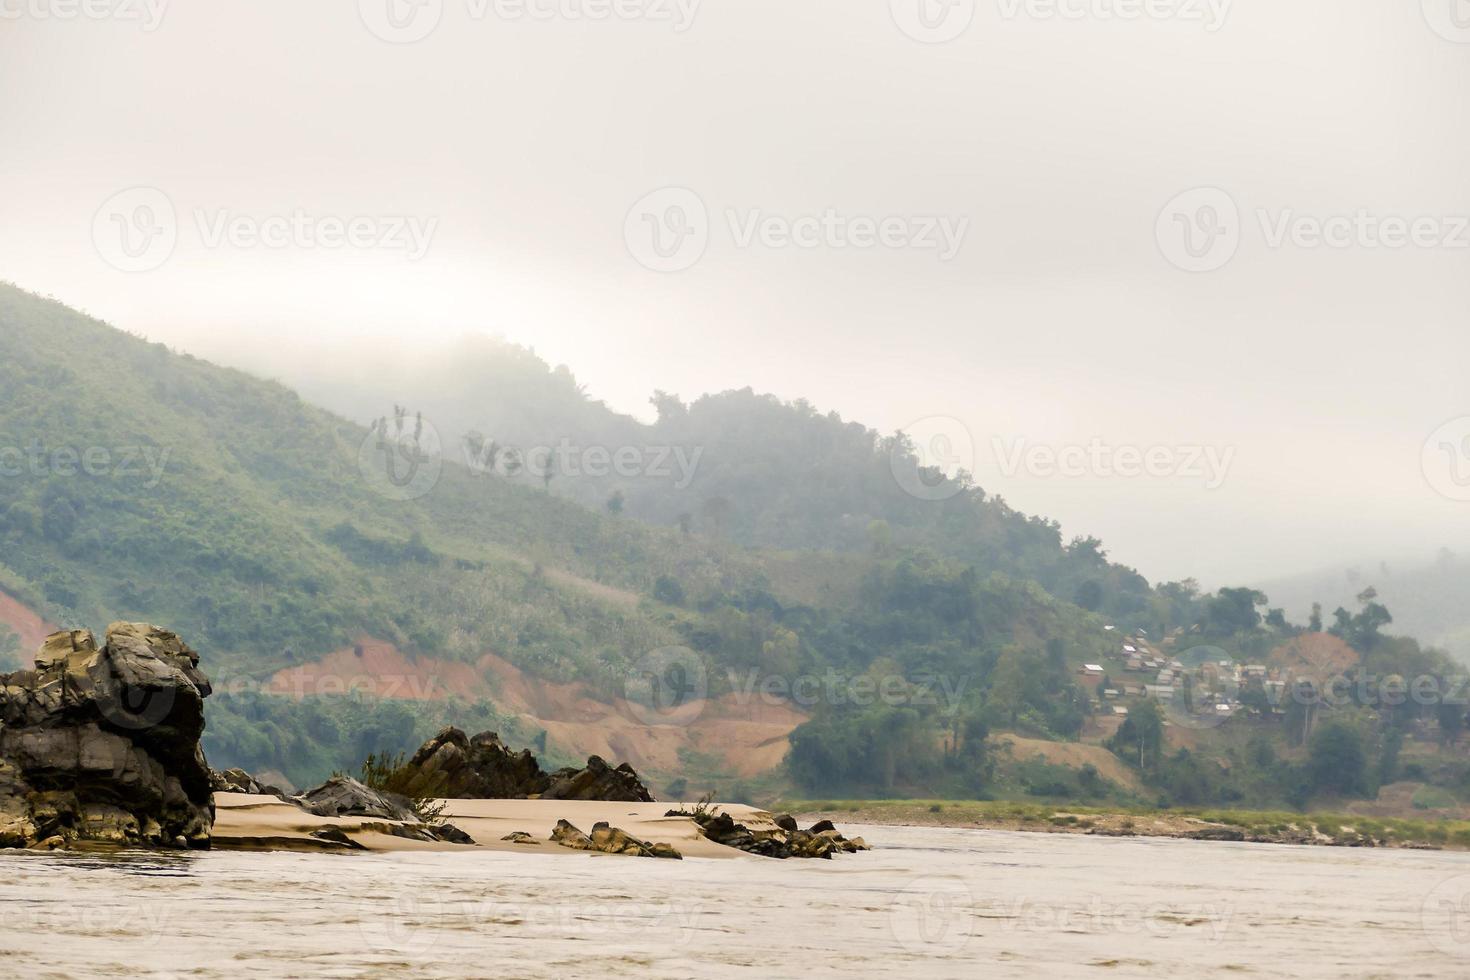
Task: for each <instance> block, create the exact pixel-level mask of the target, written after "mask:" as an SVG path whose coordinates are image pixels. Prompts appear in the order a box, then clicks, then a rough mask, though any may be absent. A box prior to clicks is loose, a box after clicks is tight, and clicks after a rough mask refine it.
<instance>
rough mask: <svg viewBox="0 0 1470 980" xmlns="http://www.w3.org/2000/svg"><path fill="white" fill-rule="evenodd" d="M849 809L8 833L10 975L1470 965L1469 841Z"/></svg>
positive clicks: (934, 973)
mask: <svg viewBox="0 0 1470 980" xmlns="http://www.w3.org/2000/svg"><path fill="white" fill-rule="evenodd" d="M850 830H851V832H852V833H861V834H862V835H863V836H864V837H866V838H867V840H868V841H869V842H870V843H872V844H874V845H875V847H877V848H878V849H877V850H875V851H873V852H872V853H870V854H863V855H850V856H846V857H844V858H842V859H839V860H834V861H830V862H828V861H804V862H803V861H785V862H781V861H772V860H765V859H754V858H751V859H739V860H709V859H706V860H696V859H687V860H684V861H682V862H675V861H652V860H638V859H633V858H614V857H606V856H594V855H580V854H579V855H574V856H569V857H546V856H539V855H518V854H501V853H494V854H492V853H485V854H476V855H469V856H465V855H461V854H446V853H397V854H367V855H307V854H294V853H226V852H212V853H197V854H179V855H172V854H170V855H162V856H161V855H158V854H121V855H107V856H99V855H76V854H70V855H68V854H32V853H0V861H3V862H4V865H3V874H0V942H3V946H4V954H3V959H0V973H3V974H4V975H5V976H23V977H32V976H55V977H115V976H129V977H154V978H158V977H231V978H233V977H286V976H290V977H360V976H389V977H441V976H467V977H497V978H499V977H570V976H576V977H581V976H598V975H605V976H617V977H762V978H764V977H814V976H816V977H822V976H875V975H887V976H893V977H907V976H915V977H1026V978H1032V980H1034V978H1037V977H1087V976H1097V977H1169V978H1193V977H1232V978H1238V977H1369V976H1382V977H1458V976H1470V855H1467V854H1462V853H1454V852H1430V851H1398V850H1352V849H1344V848H1312V847H1284V846H1271V845H1255V844H1222V843H1201V842H1195V841H1179V840H1147V839H1111V838H1091V837H1083V836H1067V835H1052V834H1019V833H1008V832H1001V831H983V830H952V829H938V828H901V827H852V828H850Z"/></svg>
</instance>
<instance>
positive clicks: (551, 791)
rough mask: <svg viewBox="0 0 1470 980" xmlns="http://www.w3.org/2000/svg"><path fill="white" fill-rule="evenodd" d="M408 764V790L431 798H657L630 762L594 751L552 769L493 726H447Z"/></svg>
mask: <svg viewBox="0 0 1470 980" xmlns="http://www.w3.org/2000/svg"><path fill="white" fill-rule="evenodd" d="M404 770H405V772H406V774H407V775H406V780H407V781H406V782H405V783H404V785H403V790H404V792H406V793H408V794H409V795H411V796H416V797H424V798H430V799H451V800H520V799H526V798H528V797H540V798H541V799H545V800H604V801H611V802H618V803H652V802H653V794H652V793H650V792H649V791H648V787H647V786H645V785H643V782H642V781H641V780H640V779H639V778H638V774H637V773H636V772H634V771H633V768H632V767H631V766H629V765H627V764H626V763H625V764H623V765H620V766H618V767H617V768H613V767H611V766H609V765H608V764H607V762H605V761H604V760H603V759H601V758H600V757H598V756H595V755H594V756H591V757H590V758H588V760H587V765H586V766H585V767H583V768H581V769H577V768H567V769H559V770H557V771H556V772H554V773H550V774H547V773H545V772H542V771H541V766H540V765H539V764H538V763H537V762H536V758H535V756H533V755H531V753H530V751H529V750H526V749H523V750H521V751H520V752H513V751H512V750H511V749H510V748H508V747H507V746H506V745H505V743H504V742H502V741H501V740H500V736H499V735H497V734H495V733H494V732H481V733H480V734H479V735H476V736H474V737H473V738H471V737H468V736H466V735H465V733H464V732H462V731H460V730H459V729H458V728H445V729H444V730H443V731H441V732H439V734H437V735H435V736H434V737H433V738H431V739H429V740H428V741H427V742H425V743H424V744H423V745H422V746H421V747H420V748H419V750H418V751H417V752H415V753H414V754H413V758H411V759H410V760H409V761H408V762H407V763H406V764H405V766H404Z"/></svg>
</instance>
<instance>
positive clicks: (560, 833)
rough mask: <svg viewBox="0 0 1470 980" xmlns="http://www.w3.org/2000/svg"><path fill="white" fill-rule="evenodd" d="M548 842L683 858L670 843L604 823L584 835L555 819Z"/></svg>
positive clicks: (594, 849) (581, 847)
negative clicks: (651, 840) (638, 836)
mask: <svg viewBox="0 0 1470 980" xmlns="http://www.w3.org/2000/svg"><path fill="white" fill-rule="evenodd" d="M508 839H509V838H507V840H508ZM551 841H552V843H555V844H560V845H561V846H562V847H570V848H572V849H573V850H576V851H599V852H601V853H603V854H625V855H628V856H630V857H652V858H672V859H673V860H676V861H682V860H683V859H684V856H683V855H682V854H680V853H679V852H678V851H677V850H675V849H674V847H673V845H671V844H652V843H649V842H648V841H644V840H639V839H638V838H636V837H634V836H633V835H632V834H630V833H628V832H627V831H624V830H619V829H618V828H617V827H613V826H611V825H610V824H608V823H607V822H606V821H603V822H600V823H596V824H594V825H593V826H592V833H591V834H584V833H582V832H581V831H580V830H578V829H577V828H576V827H574V826H572V825H571V824H570V823H568V822H567V821H565V820H558V821H557V822H556V827H555V828H554V829H553V830H552V831H551Z"/></svg>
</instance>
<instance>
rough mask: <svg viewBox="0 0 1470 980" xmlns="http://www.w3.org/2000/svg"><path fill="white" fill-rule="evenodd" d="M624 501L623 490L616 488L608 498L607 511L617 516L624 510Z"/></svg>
mask: <svg viewBox="0 0 1470 980" xmlns="http://www.w3.org/2000/svg"><path fill="white" fill-rule="evenodd" d="M624 502H625V498H624V497H623V491H621V490H614V491H613V492H612V495H611V496H609V497H608V498H607V512H608V513H609V514H612V515H613V516H614V517H616V516H617V515H619V514H621V513H622V512H623V504H624Z"/></svg>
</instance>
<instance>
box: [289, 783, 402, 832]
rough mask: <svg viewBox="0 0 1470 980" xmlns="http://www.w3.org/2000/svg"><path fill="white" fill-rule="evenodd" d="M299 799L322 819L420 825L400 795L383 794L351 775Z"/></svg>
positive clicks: (324, 785) (325, 784)
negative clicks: (353, 818)
mask: <svg viewBox="0 0 1470 980" xmlns="http://www.w3.org/2000/svg"><path fill="white" fill-rule="evenodd" d="M297 799H298V801H299V802H300V804H301V806H303V807H304V808H305V809H306V810H308V811H309V812H311V813H314V814H316V815H317V816H319V817H377V818H379V819H381V820H401V821H404V822H407V823H418V822H419V818H418V815H417V814H415V813H414V812H413V807H411V806H410V805H409V802H408V800H406V799H405V798H403V797H401V796H399V795H397V794H396V793H381V792H379V791H378V790H375V789H373V788H371V787H369V786H364V785H363V784H362V783H360V782H358V781H357V780H355V779H353V778H352V777H351V776H333V777H332V778H331V779H329V780H327V781H326V782H325V783H322V784H321V785H320V786H318V787H317V788H316V789H313V790H308V791H307V792H306V793H303V794H302V795H301V796H300V797H298V798H297Z"/></svg>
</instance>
